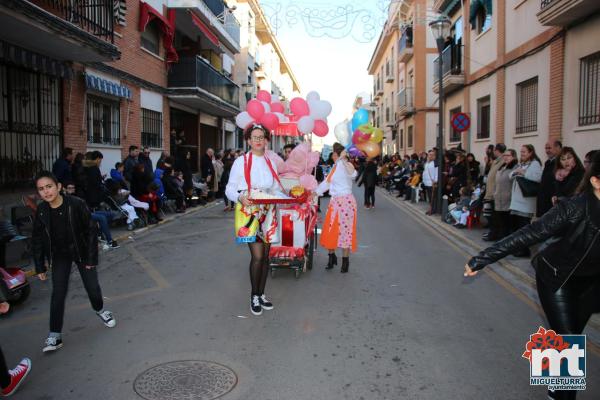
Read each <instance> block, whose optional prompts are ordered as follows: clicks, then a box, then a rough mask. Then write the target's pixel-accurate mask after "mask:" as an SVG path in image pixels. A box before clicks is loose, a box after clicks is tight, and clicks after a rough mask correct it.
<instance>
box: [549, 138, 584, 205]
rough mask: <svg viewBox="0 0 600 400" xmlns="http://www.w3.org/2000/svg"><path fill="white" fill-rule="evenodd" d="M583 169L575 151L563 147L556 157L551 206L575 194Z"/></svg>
mask: <svg viewBox="0 0 600 400" xmlns="http://www.w3.org/2000/svg"><path fill="white" fill-rule="evenodd" d="M584 174H585V169H584V168H583V164H582V163H581V160H580V159H579V157H577V154H575V150H574V149H573V148H572V147H563V148H562V151H561V152H560V155H559V156H558V157H557V162H556V169H555V171H554V191H553V193H552V205H553V206H555V205H556V203H558V202H559V201H563V200H565V199H567V198H569V197H571V196H573V195H574V194H575V191H576V190H577V188H578V187H579V184H580V183H581V180H582V179H583V175H584Z"/></svg>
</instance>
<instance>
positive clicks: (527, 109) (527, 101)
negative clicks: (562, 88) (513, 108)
mask: <svg viewBox="0 0 600 400" xmlns="http://www.w3.org/2000/svg"><path fill="white" fill-rule="evenodd" d="M537 109H538V78H537V76H536V77H535V78H531V79H528V80H526V81H525V82H521V83H519V84H517V128H516V133H517V134H519V133H525V132H534V131H537Z"/></svg>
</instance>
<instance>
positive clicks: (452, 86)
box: [433, 46, 465, 93]
mask: <svg viewBox="0 0 600 400" xmlns="http://www.w3.org/2000/svg"><path fill="white" fill-rule="evenodd" d="M438 65H439V57H437V58H436V59H435V60H434V61H433V81H434V84H433V92H434V93H438V92H439V85H438V81H439V76H438ZM464 84H465V73H464V70H463V60H462V47H460V46H448V47H446V48H445V49H444V51H443V52H442V85H443V87H444V90H445V91H446V93H450V92H452V91H454V90H457V89H460V88H461V87H463V85H464Z"/></svg>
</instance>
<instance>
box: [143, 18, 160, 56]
mask: <svg viewBox="0 0 600 400" xmlns="http://www.w3.org/2000/svg"><path fill="white" fill-rule="evenodd" d="M159 46H160V29H159V28H158V23H157V22H156V21H150V22H149V23H148V25H146V29H145V30H144V32H142V47H143V48H144V49H146V50H148V51H149V52H151V53H154V54H156V55H160V48H159Z"/></svg>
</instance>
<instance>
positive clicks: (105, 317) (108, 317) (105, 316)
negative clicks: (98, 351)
mask: <svg viewBox="0 0 600 400" xmlns="http://www.w3.org/2000/svg"><path fill="white" fill-rule="evenodd" d="M96 314H97V315H98V316H99V317H100V319H101V320H102V322H104V325H106V326H107V327H109V328H114V327H115V325H117V321H116V320H115V318H114V317H113V314H112V312H110V311H108V310H104V311H102V312H99V313H96Z"/></svg>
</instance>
